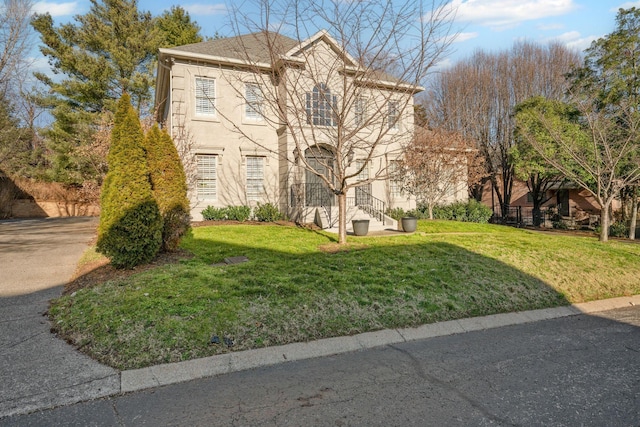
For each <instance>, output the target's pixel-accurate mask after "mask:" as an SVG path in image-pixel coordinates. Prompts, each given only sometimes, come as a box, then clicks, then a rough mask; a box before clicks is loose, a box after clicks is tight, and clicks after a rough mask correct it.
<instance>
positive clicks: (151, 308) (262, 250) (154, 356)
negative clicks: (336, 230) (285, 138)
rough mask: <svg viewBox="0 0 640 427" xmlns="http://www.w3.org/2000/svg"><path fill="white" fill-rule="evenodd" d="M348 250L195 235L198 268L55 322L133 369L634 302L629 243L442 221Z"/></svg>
mask: <svg viewBox="0 0 640 427" xmlns="http://www.w3.org/2000/svg"><path fill="white" fill-rule="evenodd" d="M349 239H350V240H349V245H348V246H347V247H346V248H342V247H341V248H339V249H341V250H335V249H336V246H337V245H336V243H335V236H334V235H331V234H328V233H324V232H318V231H312V230H307V229H302V228H295V227H285V226H277V225H273V226H252V225H229V226H217V227H199V228H195V229H194V230H193V235H192V236H190V237H188V238H186V239H184V241H183V243H182V247H183V248H184V249H186V250H188V251H190V252H192V253H193V254H194V257H193V258H191V259H189V260H184V261H182V262H181V263H179V264H169V265H164V266H161V267H158V268H154V269H152V270H148V271H145V272H142V273H139V274H134V275H132V276H130V277H128V278H126V279H118V280H111V281H107V282H106V283H103V284H101V285H99V286H96V287H93V288H86V289H82V290H79V291H77V292H76V293H75V294H74V295H73V296H71V295H68V296H64V297H62V298H60V299H58V300H56V301H54V302H53V304H52V307H51V309H50V315H51V317H52V319H53V322H54V327H55V328H56V330H57V331H58V333H60V334H61V335H62V336H64V337H66V338H67V339H68V340H70V341H72V342H74V343H75V344H76V345H77V346H78V347H79V348H81V349H82V350H83V351H84V352H86V353H88V354H90V355H91V356H92V357H94V358H95V359H97V360H99V361H101V362H103V363H106V364H109V365H111V366H114V367H116V368H120V369H130V368H138V367H143V366H149V365H154V364H159V363H165V362H174V361H180V360H187V359H191V358H196V357H203V356H208V355H213V354H217V353H222V352H228V351H232V350H242V349H249V348H257V347H263V346H270V345H277V344H284V343H289V342H296V341H306V340H312V339H317V338H323V337H331V336H339V335H348V334H355V333H359V332H364V331H371V330H377V329H382V328H394V327H406V326H415V325H419V324H423V323H429V322H435V321H440V320H448V319H456V318H463V317H469V316H479V315H487V314H494V313H501V312H510V311H519V310H528V309H536V308H545V307H553V306H559V305H566V304H569V303H572V302H583V301H589V300H594V299H600V298H608V297H616V296H622V295H631V294H637V293H640V281H639V280H638V277H640V263H638V262H637V259H638V256H639V255H640V245H637V244H631V243H623V242H615V241H614V242H610V243H608V244H601V243H599V242H598V241H597V240H596V239H595V238H588V237H575V236H567V235H549V234H542V233H536V232H532V231H525V230H517V229H513V228H507V227H500V226H493V225H486V224H465V223H454V222H446V221H421V222H420V223H419V228H418V232H417V233H414V234H412V235H397V236H389V237H379V236H378V237H361V238H356V237H350V238H349ZM342 249H343V250H342ZM240 255H244V256H246V257H248V258H249V262H246V263H243V264H236V265H227V266H212V264H215V263H220V262H222V261H223V260H224V258H226V257H231V256H240ZM212 336H218V337H219V338H220V341H223V343H222V344H211V343H210V341H211V338H212ZM224 338H229V339H231V340H232V341H233V346H232V347H228V346H226V345H224Z"/></svg>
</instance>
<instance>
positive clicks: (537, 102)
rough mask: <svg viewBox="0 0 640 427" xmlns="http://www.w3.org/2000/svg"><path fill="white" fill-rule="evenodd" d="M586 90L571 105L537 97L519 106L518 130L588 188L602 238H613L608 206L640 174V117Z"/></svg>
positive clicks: (553, 163) (631, 109) (632, 108)
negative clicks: (606, 106)
mask: <svg viewBox="0 0 640 427" xmlns="http://www.w3.org/2000/svg"><path fill="white" fill-rule="evenodd" d="M597 102H598V100H597V99H594V98H590V97H588V96H584V95H583V96H582V97H580V98H575V99H574V100H573V105H569V104H565V103H562V102H560V101H551V100H546V99H544V98H540V97H538V98H534V99H532V100H529V101H527V102H526V103H524V104H522V105H521V106H520V107H519V108H518V113H517V115H516V120H517V123H518V133H519V134H520V135H522V137H523V138H524V139H525V140H526V141H527V142H528V143H529V144H531V146H532V147H533V148H534V149H535V150H536V151H537V153H538V154H539V155H540V156H541V157H542V158H543V159H544V160H545V161H546V162H547V163H548V164H549V165H551V166H552V167H554V168H556V169H557V170H558V171H560V172H561V173H562V174H563V175H564V176H565V177H566V178H567V179H568V180H570V181H571V182H574V183H576V184H578V185H579V186H580V187H581V188H584V189H585V190H587V191H589V192H590V193H591V194H592V195H593V196H594V197H595V199H596V201H597V202H598V204H599V205H600V208H601V210H600V217H601V221H600V225H601V231H600V240H601V241H603V242H604V241H607V240H608V238H609V211H610V207H611V203H612V202H613V200H614V198H616V197H617V196H618V195H619V194H620V191H621V190H622V189H623V188H624V187H626V186H628V185H631V184H636V183H637V182H638V180H640V147H639V146H638V137H639V136H640V133H639V131H640V120H639V117H638V115H637V113H636V111H635V110H636V106H627V105H624V104H620V103H619V104H618V108H617V109H613V110H610V111H606V110H601V109H597V108H594V104H597Z"/></svg>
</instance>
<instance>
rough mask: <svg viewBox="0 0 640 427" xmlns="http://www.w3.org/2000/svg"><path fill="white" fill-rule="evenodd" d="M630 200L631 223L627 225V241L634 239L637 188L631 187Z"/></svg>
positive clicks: (636, 216) (636, 219)
mask: <svg viewBox="0 0 640 427" xmlns="http://www.w3.org/2000/svg"><path fill="white" fill-rule="evenodd" d="M631 194H632V199H631V222H630V224H629V239H631V240H635V238H636V224H637V222H638V188H637V187H633V192H632V193H631Z"/></svg>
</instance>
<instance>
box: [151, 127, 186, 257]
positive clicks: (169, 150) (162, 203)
mask: <svg viewBox="0 0 640 427" xmlns="http://www.w3.org/2000/svg"><path fill="white" fill-rule="evenodd" d="M145 146H146V151H147V161H148V164H149V171H150V174H149V179H150V181H151V189H152V192H153V197H154V198H155V200H156V202H157V203H158V208H159V209H160V214H161V215H162V219H163V224H164V225H163V228H162V250H164V251H174V250H176V249H177V248H178V244H179V243H180V238H181V237H182V236H183V235H184V234H185V233H186V231H187V230H188V228H189V220H190V217H189V200H188V199H187V181H186V176H185V173H184V169H183V167H182V162H181V161H180V156H179V155H178V150H177V149H176V146H175V145H174V144H173V140H172V139H171V136H169V134H168V133H167V131H166V130H164V129H163V130H160V129H159V128H158V126H157V125H154V126H153V127H152V128H151V129H150V130H149V132H147V135H146V138H145Z"/></svg>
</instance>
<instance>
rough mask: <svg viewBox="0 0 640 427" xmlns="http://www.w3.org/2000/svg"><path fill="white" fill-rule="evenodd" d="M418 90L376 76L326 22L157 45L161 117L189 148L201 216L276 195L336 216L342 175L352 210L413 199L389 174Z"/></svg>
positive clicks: (286, 207) (196, 215) (295, 211)
mask: <svg viewBox="0 0 640 427" xmlns="http://www.w3.org/2000/svg"><path fill="white" fill-rule="evenodd" d="M418 90H420V88H416V87H410V86H409V85H407V84H405V83H403V82H399V81H397V80H393V78H391V77H389V76H387V75H385V74H382V73H378V74H377V75H376V78H372V77H371V74H367V72H366V70H361V69H360V68H359V66H358V64H357V62H356V61H355V60H354V59H353V58H351V57H350V56H349V55H348V54H346V53H344V52H342V51H341V49H340V47H339V46H338V44H337V43H336V42H335V40H333V39H332V38H331V37H330V36H329V35H328V34H327V33H325V32H320V33H318V34H316V35H314V36H313V37H311V38H309V39H308V40H305V41H303V42H298V41H295V40H293V39H289V38H287V37H284V36H281V35H274V34H265V33H257V34H249V35H245V36H239V37H232V38H227V39H218V40H212V41H207V42H202V43H197V44H193V45H186V46H180V47H175V48H172V49H160V55H159V65H158V78H157V86H156V107H157V109H156V111H157V117H156V119H157V121H158V122H160V123H162V124H163V125H164V126H165V127H167V128H168V130H169V132H170V134H171V135H172V136H173V138H174V141H175V142H176V145H177V146H178V150H179V152H180V154H181V156H182V158H183V161H184V164H185V171H186V172H187V176H188V181H189V182H188V184H189V198H190V201H191V214H192V217H193V219H194V220H200V219H201V218H202V216H201V211H202V210H203V209H204V208H206V207H207V206H214V207H224V206H238V205H249V206H252V207H253V206H255V205H256V204H257V203H272V204H274V205H276V206H277V207H278V208H279V209H280V211H281V212H283V213H286V214H287V215H288V216H289V217H290V218H291V219H293V220H297V221H301V222H311V221H313V220H314V217H317V215H318V212H321V213H323V215H324V216H325V218H329V221H328V222H329V224H327V225H328V226H330V225H332V224H330V223H331V222H333V220H334V219H335V218H337V210H336V209H337V208H335V205H336V196H335V194H336V193H337V191H336V190H340V188H345V187H344V184H345V183H346V184H348V185H353V184H357V185H355V186H352V187H350V188H349V189H348V190H347V191H346V194H347V205H348V206H349V208H350V210H351V213H352V216H354V215H360V214H362V213H363V212H367V213H374V212H375V213H376V214H381V213H382V212H384V210H386V209H387V208H391V207H402V208H404V209H411V208H413V207H414V206H415V203H414V201H413V200H411V199H410V198H409V197H408V196H407V195H405V194H403V193H402V191H401V188H400V184H399V183H398V182H396V181H394V180H393V179H392V178H393V170H394V169H395V168H396V165H397V161H398V160H399V159H400V158H401V156H402V153H403V147H404V146H406V144H407V143H408V142H409V140H410V139H411V136H412V133H413V94H414V93H415V92H417V91H418ZM332 218H333V219H332ZM324 223H325V224H326V223H327V221H326V220H325V221H324Z"/></svg>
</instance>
